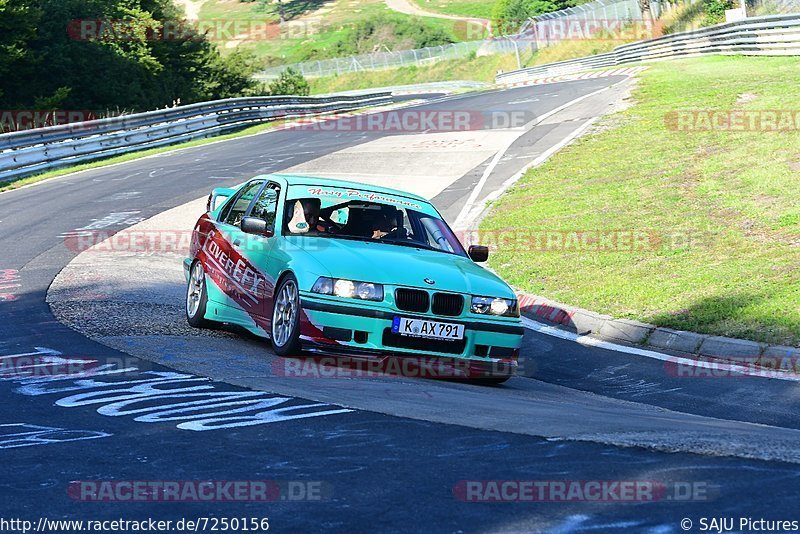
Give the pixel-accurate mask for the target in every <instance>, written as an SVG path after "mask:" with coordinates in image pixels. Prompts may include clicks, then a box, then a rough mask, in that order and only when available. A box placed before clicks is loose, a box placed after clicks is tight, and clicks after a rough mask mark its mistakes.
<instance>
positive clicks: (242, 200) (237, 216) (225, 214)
mask: <svg viewBox="0 0 800 534" xmlns="http://www.w3.org/2000/svg"><path fill="white" fill-rule="evenodd" d="M263 184H264V180H255V181H253V182H250V183H248V184H246V185H245V186H244V187H242V189H240V190H239V192H238V193H237V194H236V196H234V197H233V198H232V199H231V201H230V202H228V205H227V206H225V208H224V209H223V210H222V213H221V214H220V217H219V221H220V222H224V223H225V224H230V225H232V226H239V223H241V222H242V217H244V214H245V212H247V208H248V206H250V203H251V202H252V201H253V197H255V196H256V193H257V192H258V190H259V188H260V187H261V186H262V185H263Z"/></svg>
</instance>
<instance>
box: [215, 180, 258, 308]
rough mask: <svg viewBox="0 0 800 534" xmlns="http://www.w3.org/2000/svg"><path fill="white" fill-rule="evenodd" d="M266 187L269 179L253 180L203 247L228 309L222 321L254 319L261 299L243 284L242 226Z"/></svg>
mask: <svg viewBox="0 0 800 534" xmlns="http://www.w3.org/2000/svg"><path fill="white" fill-rule="evenodd" d="M264 184H265V180H253V181H251V182H248V183H247V184H245V185H244V186H242V187H241V188H240V189H239V191H238V192H237V193H236V195H234V196H233V197H232V198H231V199H230V200H229V201H228V203H227V204H226V205H225V207H224V208H223V209H222V211H221V212H220V215H219V218H218V219H217V221H216V224H215V225H214V229H213V230H212V232H211V233H210V234H209V237H208V239H207V240H206V242H205V245H204V246H203V252H204V253H205V254H204V266H205V268H206V272H207V273H208V274H209V276H210V277H211V278H212V279H213V281H214V283H215V285H216V286H217V287H218V288H219V289H220V291H221V293H222V298H221V299H220V300H221V302H220V304H224V305H225V306H226V308H227V309H226V310H224V313H225V314H226V315H227V317H222V318H220V319H222V320H224V319H228V320H233V321H235V322H241V321H244V322H250V321H252V320H253V318H252V313H251V312H252V311H254V308H256V306H257V299H256V298H254V297H253V296H252V295H251V292H250V291H249V289H250V287H249V286H248V285H247V284H244V285H243V284H242V283H241V281H242V280H241V278H242V272H243V269H242V263H243V255H242V253H241V252H240V248H241V246H242V244H243V243H245V242H246V239H247V234H245V233H244V232H242V230H241V228H240V227H239V225H240V224H241V221H242V219H243V218H244V217H245V215H246V213H247V211H248V209H249V208H250V205H251V204H252V203H253V200H254V199H255V198H256V196H257V194H258V192H259V191H260V190H261V188H262V187H263V186H264ZM215 300H216V299H215Z"/></svg>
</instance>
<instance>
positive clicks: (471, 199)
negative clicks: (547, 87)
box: [453, 84, 617, 228]
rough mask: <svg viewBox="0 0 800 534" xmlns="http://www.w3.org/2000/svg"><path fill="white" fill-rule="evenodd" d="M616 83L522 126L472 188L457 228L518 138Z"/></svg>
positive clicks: (457, 222)
mask: <svg viewBox="0 0 800 534" xmlns="http://www.w3.org/2000/svg"><path fill="white" fill-rule="evenodd" d="M615 85H617V84H611V85H609V86H607V87H603V88H602V89H598V90H597V91H593V92H591V93H588V94H585V95H583V96H580V97H578V98H576V99H574V100H570V101H569V102H567V103H566V104H562V105H561V106H558V107H557V108H555V109H552V110H550V111H548V112H547V113H545V114H544V115H542V116H541V117H537V118H535V119H533V120H532V121H530V122H529V123H528V124H526V125H525V126H523V127H522V132H521V133H520V134H519V135H518V136H516V137H514V138H513V139H512V140H510V141H509V142H508V143H507V144H506V145H505V146H504V147H503V148H501V149H500V150H499V151H498V152H497V154H495V156H494V158H493V159H492V161H491V163H489V166H488V167H486V170H484V171H483V175H482V176H481V179H480V180H478V183H477V184H476V185H475V188H474V189H473V190H472V193H471V194H470V195H469V197H468V198H467V202H466V203H465V204H464V207H463V208H461V211H460V212H459V213H458V216H457V217H456V220H455V223H453V226H454V227H455V228H460V227H462V226H465V225H466V222H467V220H466V219H467V216H468V215H469V213H470V212H471V211H472V209H473V208H474V206H475V202H476V201H477V200H478V196H479V195H480V194H481V190H482V189H483V186H484V185H486V182H487V181H488V180H489V176H491V174H492V173H493V172H494V169H495V168H496V167H497V164H498V163H500V160H501V159H502V158H503V156H504V155H505V153H506V152H507V151H508V150H509V149H510V148H511V146H512V145H513V144H514V143H516V142H517V140H518V139H519V138H520V137H522V136H523V135H525V134H526V133H528V132H530V131H531V130H532V129H533V128H534V127H536V126H537V125H538V124H540V123H542V122H543V121H544V120H546V119H547V118H549V117H551V116H552V115H555V114H556V113H558V112H559V111H563V110H565V109H567V108H568V107H570V106H572V105H574V104H577V103H578V102H581V101H583V100H586V99H587V98H589V97H592V96H594V95H596V94H599V93H602V92H603V91H607V90H609V89H611V88H612V87H614V86H615ZM561 146H563V145H561Z"/></svg>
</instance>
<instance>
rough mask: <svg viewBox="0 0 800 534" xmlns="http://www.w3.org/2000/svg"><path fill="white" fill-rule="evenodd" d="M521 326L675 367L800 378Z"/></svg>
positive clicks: (530, 322) (543, 327) (531, 323)
mask: <svg viewBox="0 0 800 534" xmlns="http://www.w3.org/2000/svg"><path fill="white" fill-rule="evenodd" d="M522 326H524V327H525V328H527V329H528V330H532V331H534V332H537V333H539V334H545V335H547V336H552V337H557V338H561V339H564V340H567V341H574V342H575V343H578V344H580V345H583V346H585V347H594V348H598V349H605V350H613V351H616V352H624V353H626V354H634V355H636V356H644V357H645V358H652V359H654V360H660V361H662V362H671V363H674V364H676V365H685V366H691V367H699V368H701V369H712V370H714V371H721V372H731V373H737V374H741V375H747V376H759V377H763V378H771V379H776V380H786V381H789V382H800V376H798V375H796V374H792V373H791V372H789V371H784V372H785V373H786V374H785V375H784V374H783V373H781V372H780V370H777V369H764V370H763V371H760V370H758V369H753V368H751V367H747V366H744V365H737V364H735V363H723V362H711V361H705V360H693V359H691V358H683V357H681V356H670V355H668V354H663V353H661V352H655V351H652V350H647V349H640V348H637V347H628V346H626V345H617V344H616V343H611V342H610V341H603V340H601V339H597V338H595V337H592V336H586V335H579V334H573V333H572V332H568V331H566V330H561V329H560V328H556V327H555V326H550V325H546V324H543V323H540V322H538V321H534V320H533V319H529V318H527V317H523V318H522Z"/></svg>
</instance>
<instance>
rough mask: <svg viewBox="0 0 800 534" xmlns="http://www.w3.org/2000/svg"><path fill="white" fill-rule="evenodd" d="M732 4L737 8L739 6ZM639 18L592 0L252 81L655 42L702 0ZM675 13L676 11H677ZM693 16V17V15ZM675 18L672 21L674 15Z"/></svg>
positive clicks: (767, 4) (612, 0)
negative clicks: (512, 30) (487, 33)
mask: <svg viewBox="0 0 800 534" xmlns="http://www.w3.org/2000/svg"><path fill="white" fill-rule="evenodd" d="M746 1H747V4H748V8H747V13H748V15H750V16H752V15H767V14H784V13H797V12H800V0H746ZM734 3H736V4H737V6H738V1H737V0H735V1H734ZM649 5H650V8H649V13H648V12H644V13H643V12H642V11H641V7H640V3H639V0H594V1H592V2H589V3H586V4H582V5H579V6H576V7H570V8H567V9H562V10H559V11H554V12H552V13H546V14H544V15H539V16H537V17H533V18H531V19H530V20H528V21H526V22H525V23H524V24H523V25H522V28H521V29H520V31H519V33H517V34H515V35H508V36H504V37H501V38H491V39H485V40H482V41H465V42H461V43H454V44H448V45H443V46H434V47H428V48H419V49H416V50H401V51H397V52H391V51H386V52H376V53H372V54H362V55H359V56H351V57H347V58H334V59H321V60H319V61H307V62H304V63H295V64H292V65H281V66H278V67H272V68H269V69H266V70H264V71H262V72H260V73H258V74H257V75H256V78H257V79H260V80H262V81H267V80H271V79H274V78H276V77H277V76H278V75H279V74H280V73H281V72H283V71H284V70H286V69H287V68H288V67H292V68H294V69H296V70H298V71H300V72H301V73H302V74H303V75H304V76H306V77H320V76H333V75H338V74H345V73H349V72H359V71H371V70H380V69H391V68H397V67H406V66H410V65H415V66H424V65H429V64H432V63H436V62H437V61H441V60H447V59H462V58H465V57H468V56H469V55H471V54H477V55H491V54H506V53H516V54H517V58H518V62H519V57H520V53H521V52H523V51H525V52H528V51H536V50H538V49H540V48H544V47H548V46H552V45H555V44H558V43H561V42H563V41H573V40H581V39H585V40H591V39H610V40H616V41H619V42H620V44H621V43H624V42H631V41H637V40H643V39H649V38H653V37H658V36H659V35H661V34H662V33H663V31H664V27H665V26H667V25H669V26H670V28H669V30H670V31H671V32H675V31H683V30H687V29H692V28H697V27H699V26H701V25H703V23H702V14H703V9H704V0H650V2H649ZM679 9H680V11H676V10H679ZM695 12H696V13H695ZM676 13H677V14H679V15H680V16H679V17H677V19H678V20H675V19H676V17H675V16H674V15H675V14H676Z"/></svg>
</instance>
